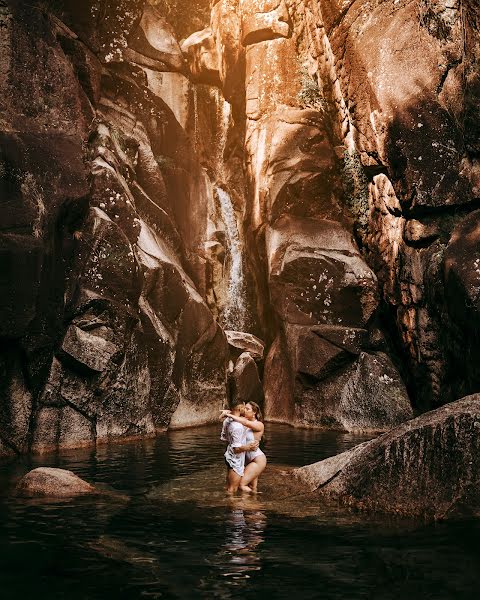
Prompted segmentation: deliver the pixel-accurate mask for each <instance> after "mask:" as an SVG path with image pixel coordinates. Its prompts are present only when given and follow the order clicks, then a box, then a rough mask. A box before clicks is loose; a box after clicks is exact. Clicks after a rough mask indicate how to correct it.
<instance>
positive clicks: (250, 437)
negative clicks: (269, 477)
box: [245, 427, 264, 464]
mask: <svg viewBox="0 0 480 600" xmlns="http://www.w3.org/2000/svg"><path fill="white" fill-rule="evenodd" d="M254 441H255V436H254V435H253V430H252V429H249V428H248V427H247V444H249V443H250V442H254ZM262 454H264V452H262V451H261V450H260V448H257V449H256V450H250V451H249V452H246V453H245V462H246V463H247V464H248V463H249V462H252V460H254V459H255V458H257V456H261V455H262Z"/></svg>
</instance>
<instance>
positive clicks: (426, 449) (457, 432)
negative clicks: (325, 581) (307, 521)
mask: <svg viewBox="0 0 480 600" xmlns="http://www.w3.org/2000/svg"><path fill="white" fill-rule="evenodd" d="M479 427H480V397H479V396H478V395H474V396H469V397H468V398H464V399H462V400H458V401H457V402H453V403H452V404H448V405H446V406H444V407H442V408H439V409H437V410H435V411H432V412H429V413H426V414H424V415H422V416H421V417H418V418H417V419H414V420H411V421H409V422H407V423H404V424H403V425H400V426H399V427H397V428H396V429H393V430H392V431H390V432H388V433H386V434H384V435H382V436H380V437H379V438H376V439H375V440H373V441H371V442H365V443H364V444H362V445H360V446H357V447H355V448H353V449H352V450H349V451H347V452H345V453H343V454H340V455H338V456H335V457H332V458H328V459H327V460H324V461H321V462H319V463H315V464H314V465H309V466H307V467H302V468H299V469H296V470H295V475H296V477H297V478H298V479H299V480H300V481H301V482H303V483H304V484H305V485H306V487H307V488H308V489H310V490H312V491H314V490H315V491H316V494H317V496H318V497H319V498H321V499H322V501H323V500H324V499H332V500H336V501H339V502H341V503H343V504H347V505H349V506H352V507H355V508H360V509H364V510H372V511H380V512H386V513H395V514H401V515H408V516H410V515H412V516H413V515H415V516H417V515H418V516H426V517H432V518H435V519H437V518H447V517H454V516H460V515H472V514H473V515H478V514H480V495H479V491H478V490H479V484H480V481H479V473H480V464H479V457H480V441H479V440H480V437H479V435H478V428H479Z"/></svg>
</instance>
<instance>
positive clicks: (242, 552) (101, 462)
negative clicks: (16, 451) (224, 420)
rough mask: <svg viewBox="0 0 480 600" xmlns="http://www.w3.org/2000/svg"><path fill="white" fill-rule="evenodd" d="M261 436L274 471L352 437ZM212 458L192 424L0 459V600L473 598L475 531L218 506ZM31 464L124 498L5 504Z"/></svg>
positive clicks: (257, 506) (259, 506) (477, 573)
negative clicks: (149, 435)
mask: <svg viewBox="0 0 480 600" xmlns="http://www.w3.org/2000/svg"><path fill="white" fill-rule="evenodd" d="M266 433H267V436H268V440H269V443H268V447H267V455H268V457H269V460H270V464H271V465H273V466H274V465H279V464H283V465H294V466H297V465H301V464H307V463H310V462H314V461H316V460H320V459H322V458H325V457H327V456H331V455H333V454H337V453H338V452H341V451H343V450H345V449H347V448H349V447H351V446H352V445H355V444H357V443H360V442H361V441H364V439H365V438H364V437H361V436H353V435H349V434H341V433H334V432H319V431H308V430H307V431H305V430H295V429H290V428H287V427H284V426H280V425H270V426H269V427H267V432H266ZM221 454H222V444H221V442H220V441H219V440H218V427H214V428H212V427H204V428H198V429H191V430H183V431H176V432H170V433H168V434H165V435H162V436H160V437H158V438H157V439H156V440H148V441H142V442H135V443H128V444H122V445H112V446H101V447H99V448H97V449H89V450H76V451H65V452H62V453H60V454H58V455H48V456H43V457H33V458H23V459H15V460H12V461H6V462H3V463H2V464H1V465H0V489H1V496H0V556H1V561H0V590H1V597H2V599H5V600H10V599H14V598H15V599H30V598H35V599H47V598H48V599H49V600H54V599H57V598H68V599H71V600H77V599H97V598H99V599H100V598H102V599H110V598H112V599H124V598H125V599H127V598H128V599H130V598H132V599H133V598H219V599H228V598H247V599H253V598H262V597H268V598H278V599H286V598H289V599H290V598H292V597H294V598H295V599H298V600H300V599H310V598H312V599H313V598H319V599H320V598H323V599H346V600H351V599H357V598H358V599H366V600H367V599H368V600H370V599H379V600H380V599H382V600H383V599H392V600H394V599H395V600H403V599H408V600H410V599H416V598H418V599H420V598H421V599H425V598H431V599H435V600H439V599H440V600H441V599H454V598H472V599H473V598H478V596H479V592H478V590H479V584H480V564H479V563H480V549H479V547H480V544H479V534H480V527H479V525H478V523H477V522H468V523H457V524H436V525H425V524H422V523H418V522H408V521H388V520H382V519H380V518H371V517H367V516H364V515H353V516H348V515H342V514H340V513H338V514H337V513H334V512H330V513H329V512H328V511H327V512H326V511H324V510H322V509H321V508H319V510H318V513H317V512H316V511H312V510H309V511H306V512H305V513H302V511H296V512H289V510H287V509H285V507H284V506H282V502H281V501H279V502H278V506H275V503H273V504H272V502H270V503H267V502H265V501H263V500H262V497H261V496H260V497H259V498H257V499H246V500H235V501H227V500H225V498H224V496H223V494H222V491H221V481H222V478H223V467H222V464H221ZM40 465H43V466H57V467H62V468H67V469H70V470H72V471H74V472H75V473H77V474H78V475H79V476H80V477H83V478H85V479H86V480H88V481H90V482H94V483H96V484H99V485H103V486H107V487H110V488H114V489H115V490H118V491H119V492H120V493H122V494H124V495H125V496H126V498H123V499H122V498H121V497H119V498H118V499H115V498H112V497H103V498H100V499H99V498H92V497H85V498H79V499H75V500H66V501H49V502H39V501H32V500H23V499H18V498H15V497H14V496H12V495H11V490H12V488H13V486H14V484H15V482H16V481H17V480H18V478H19V477H21V476H22V475H23V474H24V473H26V472H27V471H28V470H29V469H31V468H33V467H36V466H40ZM189 482H190V485H189ZM260 487H261V486H260ZM219 488H220V489H219ZM302 515H303V516H302ZM305 515H308V516H305Z"/></svg>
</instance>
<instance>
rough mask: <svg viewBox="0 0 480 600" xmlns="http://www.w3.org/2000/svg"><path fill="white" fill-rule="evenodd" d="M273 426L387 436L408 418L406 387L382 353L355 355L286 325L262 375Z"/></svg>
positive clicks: (316, 336)
mask: <svg viewBox="0 0 480 600" xmlns="http://www.w3.org/2000/svg"><path fill="white" fill-rule="evenodd" d="M264 373H265V375H264V389H265V415H266V417H267V418H268V419H269V420H271V421H277V422H283V423H289V424H291V425H297V426H303V427H329V428H333V429H338V430H344V431H345V430H346V431H386V430H388V429H391V428H392V427H395V426H396V425H399V424H400V423H403V422H404V421H406V420H408V419H410V418H412V416H413V411H412V407H411V404H410V400H409V397H408V394H407V390H406V388H405V385H404V383H403V381H402V379H401V378H400V375H399V373H398V371H397V369H396V368H395V366H394V365H393V364H392V362H391V360H390V358H389V357H388V356H387V355H386V354H384V353H382V352H375V353H371V352H370V353H369V352H363V351H362V352H361V353H360V354H359V355H357V354H355V353H352V352H349V351H348V350H346V349H345V348H342V347H340V346H337V345H335V344H332V343H331V342H329V341H327V340H325V339H323V338H321V337H319V336H318V334H317V333H315V331H312V330H311V329H310V328H309V327H299V326H289V327H288V328H287V330H286V333H285V334H284V335H281V336H279V338H278V339H277V340H276V342H275V343H274V344H273V346H272V348H271V349H270V352H269V355H268V357H267V360H266V362H265V371H264Z"/></svg>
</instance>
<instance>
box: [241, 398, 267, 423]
mask: <svg viewBox="0 0 480 600" xmlns="http://www.w3.org/2000/svg"><path fill="white" fill-rule="evenodd" d="M245 404H250V406H251V407H252V408H253V412H254V414H255V416H256V417H257V421H263V415H262V410H261V408H260V407H259V406H258V404H257V403H256V402H245Z"/></svg>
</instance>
